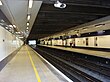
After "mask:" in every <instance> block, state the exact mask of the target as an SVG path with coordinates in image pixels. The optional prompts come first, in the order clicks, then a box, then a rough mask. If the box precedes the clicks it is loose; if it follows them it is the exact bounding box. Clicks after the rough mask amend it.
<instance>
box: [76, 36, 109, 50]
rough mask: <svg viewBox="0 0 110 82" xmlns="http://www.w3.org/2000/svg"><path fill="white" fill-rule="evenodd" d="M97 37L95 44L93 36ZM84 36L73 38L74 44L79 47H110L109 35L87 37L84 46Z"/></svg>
mask: <svg viewBox="0 0 110 82" xmlns="http://www.w3.org/2000/svg"><path fill="white" fill-rule="evenodd" d="M96 37H97V41H96V43H97V46H96V45H95V38H96ZM86 38H87V37H83V38H75V44H76V46H81V47H95V48H110V35H104V36H94V37H88V46H86Z"/></svg>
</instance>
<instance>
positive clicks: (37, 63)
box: [0, 46, 68, 82]
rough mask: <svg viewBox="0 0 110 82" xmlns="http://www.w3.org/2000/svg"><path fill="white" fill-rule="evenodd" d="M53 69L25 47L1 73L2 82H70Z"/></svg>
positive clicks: (0, 80)
mask: <svg viewBox="0 0 110 82" xmlns="http://www.w3.org/2000/svg"><path fill="white" fill-rule="evenodd" d="M51 69H52V70H54V69H53V68H52V67H51V66H49V65H48V64H46V63H44V61H43V59H41V58H40V57H39V56H38V54H36V53H35V52H34V51H33V50H32V49H31V48H30V47H29V46H23V47H22V48H21V49H20V51H19V52H18V53H17V55H16V56H15V57H14V58H13V59H12V60H11V61H10V62H9V63H8V64H7V65H6V66H5V67H4V68H3V69H2V70H1V71H0V82H68V81H67V80H66V79H65V78H64V77H63V76H61V75H60V74H59V73H57V71H55V70H54V71H52V70H51Z"/></svg>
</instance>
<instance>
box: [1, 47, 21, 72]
mask: <svg viewBox="0 0 110 82" xmlns="http://www.w3.org/2000/svg"><path fill="white" fill-rule="evenodd" d="M21 47H22V46H21ZM21 47H20V48H18V49H17V50H15V51H14V52H12V53H11V54H10V55H8V56H7V57H6V58H5V59H3V60H2V61H1V62H0V71H1V70H2V69H3V68H4V67H5V66H6V64H7V63H8V62H9V61H10V60H11V59H12V58H13V57H14V56H15V55H16V54H17V52H18V51H19V50H20V49H21Z"/></svg>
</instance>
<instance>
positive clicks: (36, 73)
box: [26, 47, 41, 82]
mask: <svg viewBox="0 0 110 82" xmlns="http://www.w3.org/2000/svg"><path fill="white" fill-rule="evenodd" d="M26 49H27V52H28V55H29V58H30V61H31V64H32V67H33V70H34V72H35V75H36V78H37V81H38V82H41V79H40V77H39V74H38V72H37V69H36V67H35V64H34V62H33V60H32V57H31V54H30V52H29V50H28V48H27V47H26Z"/></svg>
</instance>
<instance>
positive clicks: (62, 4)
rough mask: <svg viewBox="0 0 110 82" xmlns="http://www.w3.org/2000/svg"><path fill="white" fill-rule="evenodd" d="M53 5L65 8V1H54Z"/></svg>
mask: <svg viewBox="0 0 110 82" xmlns="http://www.w3.org/2000/svg"><path fill="white" fill-rule="evenodd" d="M54 7H57V8H66V4H65V3H61V2H59V1H58V0H57V1H56V2H55V4H54Z"/></svg>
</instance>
